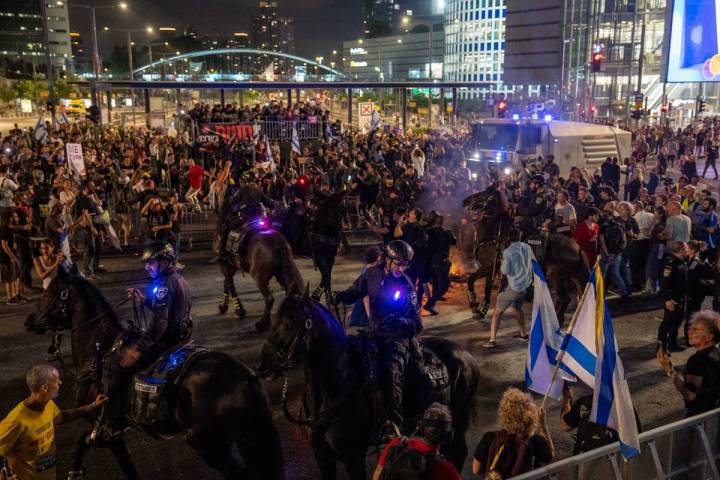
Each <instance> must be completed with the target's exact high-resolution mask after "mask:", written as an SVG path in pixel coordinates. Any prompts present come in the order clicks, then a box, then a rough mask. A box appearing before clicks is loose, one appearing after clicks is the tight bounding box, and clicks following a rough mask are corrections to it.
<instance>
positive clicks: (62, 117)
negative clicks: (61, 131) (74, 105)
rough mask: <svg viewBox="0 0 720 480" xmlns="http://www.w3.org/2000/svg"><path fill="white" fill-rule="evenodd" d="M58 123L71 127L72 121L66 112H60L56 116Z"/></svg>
mask: <svg viewBox="0 0 720 480" xmlns="http://www.w3.org/2000/svg"><path fill="white" fill-rule="evenodd" d="M55 119H56V120H57V123H58V124H60V125H70V119H69V118H68V116H67V114H66V113H65V112H60V113H59V114H57V115H56V116H55Z"/></svg>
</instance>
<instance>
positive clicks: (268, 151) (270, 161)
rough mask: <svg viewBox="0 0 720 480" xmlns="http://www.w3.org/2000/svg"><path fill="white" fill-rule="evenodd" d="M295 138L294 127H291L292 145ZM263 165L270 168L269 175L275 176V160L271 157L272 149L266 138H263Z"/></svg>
mask: <svg viewBox="0 0 720 480" xmlns="http://www.w3.org/2000/svg"><path fill="white" fill-rule="evenodd" d="M296 137H297V130H296V129H295V125H293V143H295V142H294V140H295V138H296ZM298 145H299V143H298ZM298 148H299V147H298ZM265 163H266V164H267V165H268V167H269V168H270V173H272V174H273V175H275V158H274V157H273V153H272V149H271V148H270V140H269V139H268V137H267V136H265Z"/></svg>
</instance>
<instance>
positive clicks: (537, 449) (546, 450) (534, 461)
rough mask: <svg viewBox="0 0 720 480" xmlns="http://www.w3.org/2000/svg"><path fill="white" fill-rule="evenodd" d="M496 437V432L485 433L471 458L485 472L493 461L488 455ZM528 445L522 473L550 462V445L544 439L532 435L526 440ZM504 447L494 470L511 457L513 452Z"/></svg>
mask: <svg viewBox="0 0 720 480" xmlns="http://www.w3.org/2000/svg"><path fill="white" fill-rule="evenodd" d="M496 435H497V432H487V433H486V434H485V435H483V437H482V439H480V443H478V445H477V447H476V448H475V453H474V454H473V458H474V459H475V460H477V461H478V462H480V464H481V466H482V468H483V469H484V471H485V472H487V470H489V469H490V466H491V465H490V463H491V462H492V460H493V459H488V455H489V454H490V447H491V446H492V443H493V441H494V440H495V436H496ZM528 443H529V448H528V454H527V455H526V457H525V464H524V466H523V472H529V471H530V470H533V469H535V468H540V467H542V466H543V465H547V464H548V463H550V462H551V461H552V453H551V452H550V445H549V444H548V442H547V440H545V437H542V436H540V435H533V436H532V437H530V439H529V440H528ZM505 445H506V446H505V449H504V450H503V452H502V453H501V454H500V457H499V458H498V462H497V464H496V465H495V467H496V468H497V467H498V466H500V465H503V464H505V463H507V459H508V457H507V456H508V455H513V452H508V451H507V449H508V447H507V443H506V444H505ZM509 458H512V457H509ZM513 463H514V462H513ZM503 478H505V477H503Z"/></svg>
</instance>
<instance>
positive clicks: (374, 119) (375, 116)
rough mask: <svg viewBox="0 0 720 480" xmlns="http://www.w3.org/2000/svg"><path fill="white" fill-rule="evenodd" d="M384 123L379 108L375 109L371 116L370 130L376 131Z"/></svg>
mask: <svg viewBox="0 0 720 480" xmlns="http://www.w3.org/2000/svg"><path fill="white" fill-rule="evenodd" d="M381 124H382V120H381V119H380V114H379V113H378V112H377V110H375V109H373V111H372V116H371V117H370V131H371V132H374V131H375V130H377V129H378V128H380V125H381Z"/></svg>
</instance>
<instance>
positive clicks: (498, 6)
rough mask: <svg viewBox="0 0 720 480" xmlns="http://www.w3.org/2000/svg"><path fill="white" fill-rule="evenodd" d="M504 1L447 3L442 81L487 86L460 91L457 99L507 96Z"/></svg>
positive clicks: (451, 1)
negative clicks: (489, 85) (489, 84)
mask: <svg viewBox="0 0 720 480" xmlns="http://www.w3.org/2000/svg"><path fill="white" fill-rule="evenodd" d="M504 52H505V0H447V2H446V4H445V61H444V65H443V70H444V77H445V80H448V81H456V82H491V83H492V84H493V85H492V86H491V87H488V88H482V89H473V90H461V91H460V92H458V95H459V96H460V97H461V98H485V97H487V96H488V95H490V94H495V93H503V94H508V93H510V92H511V91H512V90H511V89H510V88H509V87H507V86H506V85H504V84H503V62H504V60H505V54H504Z"/></svg>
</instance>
